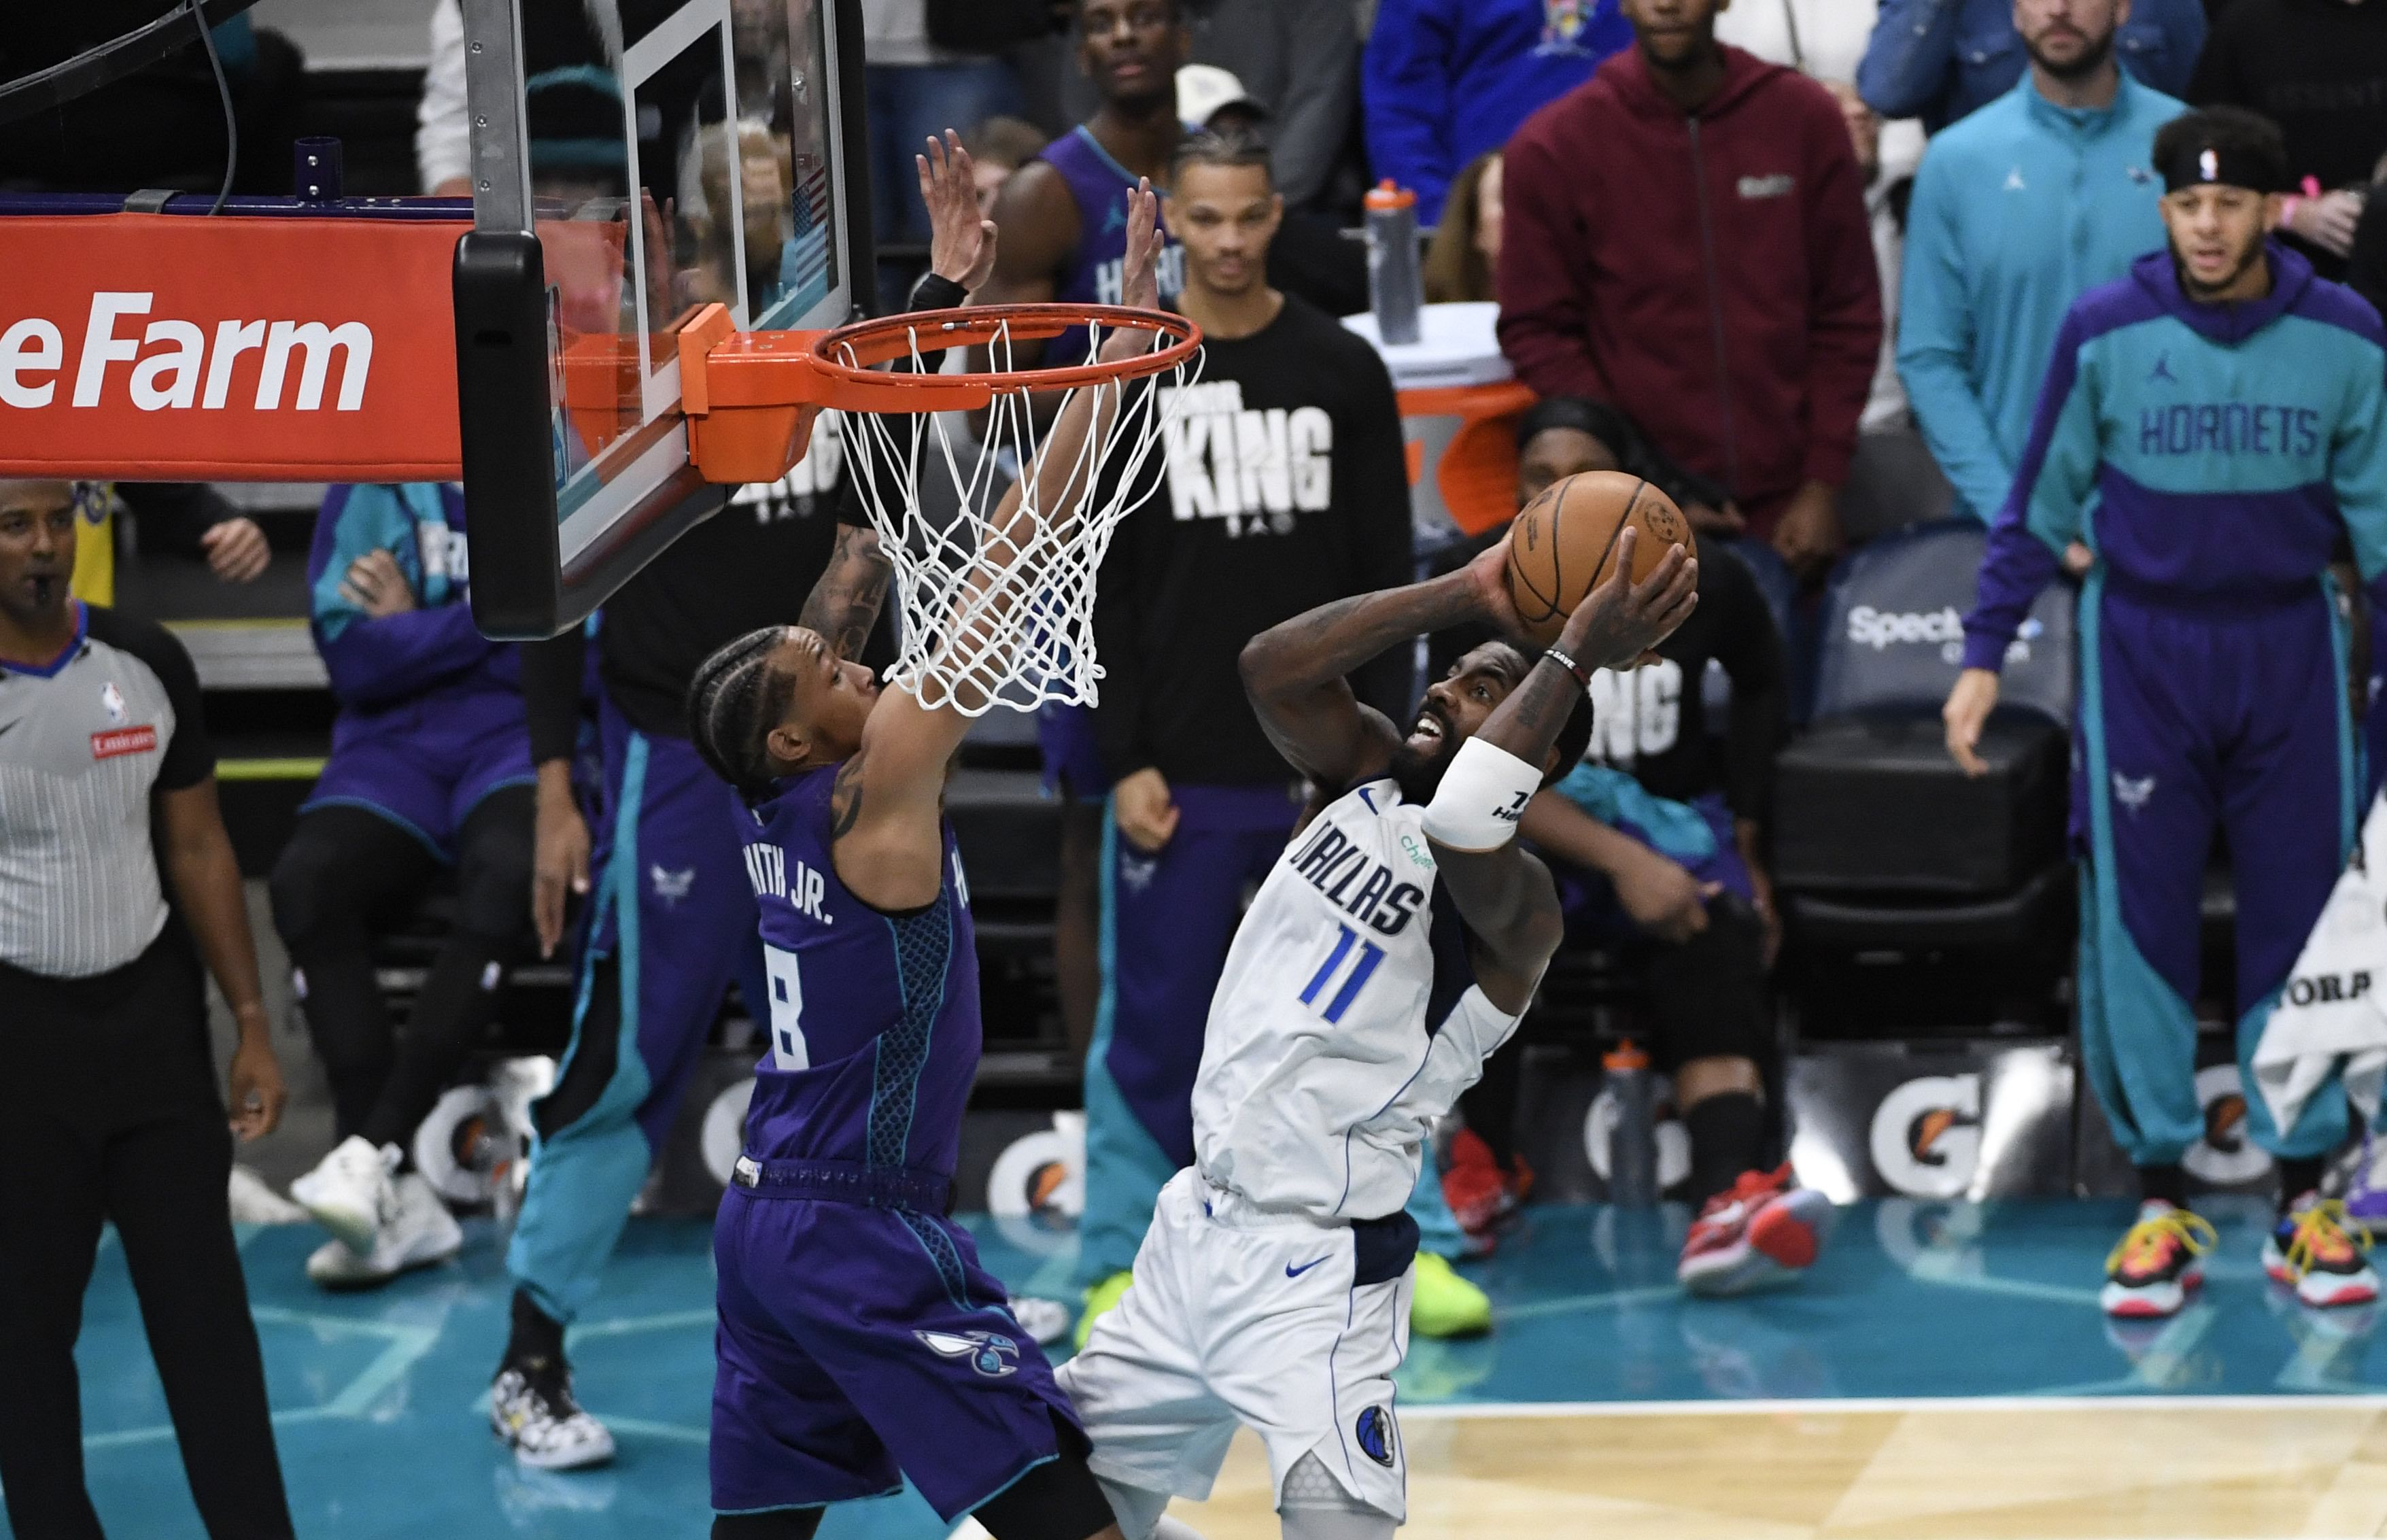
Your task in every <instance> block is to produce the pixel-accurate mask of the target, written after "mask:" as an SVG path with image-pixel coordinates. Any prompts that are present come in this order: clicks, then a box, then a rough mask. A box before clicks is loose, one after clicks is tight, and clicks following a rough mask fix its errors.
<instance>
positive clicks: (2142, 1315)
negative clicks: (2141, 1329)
mask: <svg viewBox="0 0 2387 1540" xmlns="http://www.w3.org/2000/svg"><path fill="white" fill-rule="evenodd" d="M2214 1240H2215V1236H2214V1233H2213V1227H2212V1226H2211V1225H2209V1224H2206V1223H2205V1222H2204V1220H2203V1219H2201V1218H2198V1217H2197V1216H2195V1215H2194V1214H2191V1213H2190V1212H2189V1211H2188V1210H2187V1209H2185V1208H2176V1207H2174V1206H2172V1205H2170V1204H2168V1203H2166V1202H2165V1201H2164V1200H2163V1199H2161V1198H2149V1199H2148V1200H2147V1201H2146V1202H2144V1203H2142V1204H2141V1205H2139V1217H2138V1218H2137V1219H2136V1220H2135V1221H2133V1222H2132V1223H2131V1225H2130V1228H2129V1229H2128V1231H2124V1232H2123V1235H2122V1240H2121V1243H2120V1244H2118V1245H2116V1246H2115V1248H2114V1249H2113V1250H2112V1251H2111V1252H2109V1253H2108V1254H2107V1255H2106V1257H2105V1287H2104V1288H2103V1291H2101V1292H2100V1293H2099V1294H2098V1295H2097V1303H2098V1304H2099V1305H2100V1306H2103V1309H2104V1311H2105V1313H2106V1314H2107V1315H2109V1316H2116V1317H2119V1318H2121V1319H2127V1320H2146V1319H2155V1318H2160V1317H2163V1316H2173V1315H2178V1314H2179V1308H2180V1306H2183V1305H2186V1304H2187V1303H2188V1296H2189V1295H2190V1294H2193V1293H2195V1292H2196V1290H2197V1289H2198V1288H2199V1287H2201V1286H2202V1285H2203V1284H2204V1254H2205V1253H2206V1252H2208V1251H2211V1250H2212V1249H2213V1243H2214Z"/></svg>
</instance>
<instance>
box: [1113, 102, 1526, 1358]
mask: <svg viewBox="0 0 2387 1540" xmlns="http://www.w3.org/2000/svg"><path fill="white" fill-rule="evenodd" d="M1171 183H1172V185H1173V186H1174V188H1175V191H1174V193H1173V194H1172V196H1171V197H1170V199H1169V202H1168V215H1167V217H1168V224H1169V227H1170V233H1171V234H1172V235H1173V236H1174V237H1175V238H1176V239H1177V240H1178V241H1179V242H1181V243H1182V246H1183V249H1184V252H1185V287H1184V290H1183V293H1182V294H1181V297H1180V308H1181V309H1183V310H1184V312H1185V314H1186V315H1187V317H1189V318H1190V319H1191V320H1193V322H1195V323H1196V324H1198V325H1199V326H1200V327H1201V328H1202V333H1203V336H1204V338H1205V339H1206V341H1205V347H1206V353H1205V362H1204V366H1203V378H1202V383H1201V384H1200V385H1195V386H1192V387H1189V388H1188V389H1187V390H1186V391H1185V392H1184V398H1183V399H1182V400H1181V401H1180V402H1179V410H1180V412H1181V416H1180V418H1179V423H1180V424H1181V426H1182V428H1183V431H1182V432H1172V434H1171V435H1170V437H1169V440H1168V445H1169V453H1168V457H1167V460H1166V462H1165V464H1162V465H1159V466H1158V467H1156V468H1157V469H1158V470H1159V472H1160V474H1161V479H1162V481H1163V483H1164V484H1165V485H1164V486H1159V487H1156V488H1155V489H1154V492H1153V495H1152V496H1151V497H1149V498H1148V499H1145V500H1143V503H1142V506H1141V507H1140V508H1139V509H1138V511H1135V512H1134V513H1132V514H1130V516H1129V517H1128V519H1127V520H1126V522H1125V523H1124V524H1121V525H1120V527H1119V530H1118V534H1117V536H1114V539H1113V543H1112V546H1111V549H1110V551H1109V553H1108V555H1107V556H1106V557H1105V560H1104V563H1103V574H1102V579H1103V580H1102V583H1101V585H1100V587H1099V596H1098V598H1097V600H1096V604H1095V611H1094V620H1095V635H1096V641H1097V647H1098V649H1099V650H1100V651H1101V653H1102V656H1103V663H1104V668H1105V678H1104V686H1103V701H1102V706H1101V709H1100V711H1099V712H1098V713H1096V715H1095V731H1096V737H1097V741H1098V744H1099V747H1100V750H1101V753H1102V759H1103V768H1104V771H1105V774H1106V775H1107V776H1110V777H1111V778H1112V790H1111V799H1110V819H1109V825H1108V828H1107V829H1106V832H1105V839H1104V847H1105V869H1104V872H1103V887H1102V896H1103V933H1104V935H1105V937H1106V938H1108V939H1109V943H1110V944H1109V945H1108V947H1107V948H1106V952H1105V956H1106V966H1105V969H1104V973H1103V994H1102V1009H1101V1013H1100V1015H1099V1016H1098V1017H1097V1019H1096V1025H1095V1029H1094V1041H1093V1046H1092V1049H1091V1050H1090V1051H1089V1052H1088V1054H1087V1055H1086V1199H1085V1204H1086V1206H1085V1218H1084V1220H1083V1222H1082V1223H1081V1224H1080V1230H1079V1257H1080V1261H1079V1274H1080V1279H1081V1280H1082V1281H1084V1282H1085V1284H1086V1285H1087V1294H1086V1307H1085V1311H1084V1313H1083V1314H1082V1315H1081V1316H1080V1319H1079V1323H1078V1340H1079V1342H1080V1344H1083V1343H1084V1341H1085V1336H1086V1333H1087V1332H1089V1331H1091V1330H1092V1325H1093V1320H1094V1318H1095V1317H1097V1316H1099V1315H1100V1314H1102V1313H1103V1312H1104V1311H1105V1310H1107V1309H1108V1308H1110V1307H1111V1306H1114V1305H1116V1304H1117V1303H1118V1297H1119V1295H1120V1294H1124V1293H1126V1291H1127V1286H1128V1282H1129V1269H1130V1265H1131V1264H1132V1263H1133V1262H1134V1260H1135V1255H1136V1248H1137V1246H1138V1245H1139V1244H1140V1243H1142V1242H1143V1232H1144V1229H1145V1227H1146V1226H1147V1225H1148V1224H1149V1223H1150V1222H1151V1219H1152V1205H1153V1203H1154V1200H1155V1199H1156V1197H1157V1196H1158V1195H1159V1193H1160V1190H1161V1188H1162V1187H1163V1186H1164V1185H1165V1184H1166V1183H1167V1182H1168V1179H1169V1178H1170V1177H1171V1176H1173V1175H1174V1174H1176V1173H1177V1172H1178V1171H1179V1170H1181V1169H1182V1168H1184V1167H1186V1166H1188V1165H1191V1164H1192V1163H1193V1073H1194V1070H1195V1069H1196V1068H1197V1067H1199V1066H1200V1064H1201V1060H1202V1043H1203V1035H1204V1024H1205V1022H1206V1019H1207V1017H1208V1015H1209V1009H1210V995H1211V992H1212V991H1213V990H1214V989H1215V988H1216V987H1217V985H1218V982H1219V972H1220V970H1221V968H1223V967H1224V966H1225V964H1226V959H1227V944H1228V942H1229V941H1231V940H1233V939H1234V930H1235V922H1236V920H1237V918H1238V916H1239V915H1240V913H1241V908H1242V903H1243V897H1244V890H1245V889H1246V888H1247V887H1248V886H1249V885H1251V884H1254V883H1257V882H1258V881H1259V880H1261V879H1262V878H1263V877H1266V876H1267V875H1268V872H1269V867H1270V866H1271V865H1273V864H1274V863H1275V861H1276V859H1277V857H1278V856H1279V855H1280V854H1282V852H1283V850H1284V842H1285V839H1286V838H1287V837H1288V836H1289V835H1290V834H1291V833H1292V831H1293V828H1294V825H1295V820H1296V818H1297V816H1298V814H1300V812H1301V806H1302V792H1301V788H1300V785H1299V783H1298V777H1297V776H1295V775H1294V773H1293V772H1292V771H1291V770H1290V769H1289V768H1287V766H1286V764H1285V762H1284V759H1283V756H1282V754H1280V753H1279V752H1278V751H1277V748H1276V746H1275V744H1273V743H1271V742H1270V741H1269V738H1268V735H1267V734H1266V733H1264V732H1263V731H1262V730H1261V728H1260V725H1259V721H1258V718H1257V716H1255V715H1254V714H1253V712H1252V707H1251V703H1250V701H1249V700H1248V699H1247V698H1246V697H1245V695H1244V684H1243V676H1242V674H1241V673H1240V671H1239V668H1238V663H1237V660H1238V658H1239V656H1240V654H1241V652H1242V650H1243V647H1244V643H1245V642H1247V641H1249V640H1250V639H1251V637H1253V636H1254V635H1256V634H1257V633H1258V632H1260V631H1264V630H1266V629H1267V628H1269V626H1271V625H1278V624H1279V623H1281V622H1282V621H1285V620H1289V619H1291V618H1292V617H1293V616H1295V615H1297V614H1300V613H1303V612H1306V611H1307V610H1310V609H1313V608H1315V607H1316V606H1318V605H1320V604H1325V603H1330V602H1332V601H1333V600H1337V599H1344V598H1348V597H1349V596H1351V595H1353V594H1359V593H1367V592H1370V591H1373V590H1375V589H1377V588H1381V587H1385V586H1386V585H1388V584H1389V585H1398V584H1401V583H1404V582H1407V581H1408V580H1409V579H1410V578H1411V577H1413V576H1414V570H1413V568H1412V566H1411V562H1410V556H1409V514H1408V468H1407V460H1406V458H1405V455H1404V453H1403V450H1402V448H1401V425H1400V413H1399V410H1398V409H1397V408H1396V406H1395V404H1394V400H1393V385H1392V379H1391V376H1390V375H1389V374H1387V373H1386V372H1385V370H1384V365H1383V360H1381V359H1379V358H1378V357H1377V356H1376V352H1375V349H1373V348H1372V347H1369V346H1368V344H1367V343H1365V342H1364V341H1362V340H1360V339H1359V338H1358V336H1357V335H1354V334H1352V333H1350V332H1348V331H1345V329H1344V328H1343V327H1342V326H1341V325H1339V324H1338V323H1337V322H1335V321H1334V319H1333V318H1332V317H1331V316H1328V315H1326V314H1324V313H1322V312H1320V311H1319V310H1317V309H1312V308H1311V307H1310V306H1308V305H1307V304H1305V303H1304V302H1303V301H1301V300H1300V299H1298V298H1296V297H1293V296H1290V295H1285V294H1282V293H1279V292H1278V291H1277V290H1275V289H1273V288H1271V287H1269V284H1268V281H1267V278H1266V276H1265V274H1266V271H1267V259H1268V246H1269V240H1270V239H1271V238H1272V237H1273V236H1274V235H1275V234H1276V227H1277V223H1278V221H1279V220H1280V219H1281V218H1282V214H1283V199H1282V196H1281V195H1279V194H1277V193H1276V192H1275V190H1274V188H1273V186H1272V184H1271V183H1270V181H1269V153H1268V150H1267V148H1266V147H1265V146H1264V145H1262V144H1261V143H1260V141H1259V140H1258V138H1257V136H1255V135H1253V134H1252V133H1249V132H1248V131H1244V130H1240V129H1231V130H1229V131H1227V132H1225V133H1208V132H1206V133H1198V134H1195V135H1193V137H1191V138H1189V139H1187V140H1186V141H1185V142H1184V144H1183V145H1181V146H1180V147H1179V149H1178V151H1177V154H1176V157H1175V164H1174V169H1173V174H1172V177H1171ZM1255 421H1257V422H1259V423H1261V425H1262V427H1263V429H1264V430H1265V431H1266V433H1267V435H1269V438H1270V440H1271V441H1272V442H1277V443H1282V444H1285V445H1287V446H1288V447H1289V448H1288V449H1287V458H1283V459H1281V460H1278V461H1272V462H1271V468H1269V469H1266V470H1259V471H1257V475H1256V476H1255V475H1254V472H1255V469H1256V468H1255V466H1254V465H1253V462H1252V461H1249V460H1247V459H1245V460H1239V459H1238V458H1237V445H1238V444H1239V443H1242V442H1244V438H1243V436H1242V435H1243V434H1244V433H1245V432H1246V431H1248V430H1246V429H1245V428H1244V427H1243V426H1242V425H1243V424H1247V423H1253V422H1255ZM1238 486H1242V487H1244V488H1245V489H1247V490H1248V491H1249V492H1250V493H1251V494H1252V496H1250V497H1248V498H1247V497H1246V496H1245V495H1244V492H1239V491H1238ZM1408 674H1409V670H1408V666H1407V663H1406V661H1405V660H1404V659H1403V658H1401V657H1400V656H1398V655H1391V656H1388V657H1387V658H1386V659H1383V660H1381V661H1380V662H1379V663H1378V664H1377V665H1375V666H1374V667H1372V668H1371V669H1370V672H1369V673H1368V674H1367V675H1364V676H1363V679H1362V687H1363V692H1364V694H1365V695H1366V696H1367V698H1368V700H1369V701H1370V704H1372V705H1374V706H1376V707H1377V708H1378V709H1379V710H1382V711H1384V712H1386V713H1390V714H1392V715H1395V716H1397V715H1399V714H1400V713H1403V712H1405V711H1407V710H1408V705H1409V699H1410V688H1411V687H1410V680H1409V677H1408ZM1418 1202H1419V1204H1420V1205H1421V1210H1422V1211H1420V1210H1418V1209H1413V1210H1412V1211H1413V1213H1416V1214H1417V1217H1418V1218H1419V1220H1420V1223H1421V1229H1422V1230H1423V1231H1425V1239H1424V1243H1423V1246H1424V1249H1423V1251H1422V1252H1421V1255H1420V1260H1419V1269H1418V1275H1417V1286H1416V1294H1415V1296H1414V1299H1413V1302H1412V1306H1411V1309H1412V1319H1413V1322H1414V1324H1415V1327H1416V1329H1417V1330H1418V1331H1419V1332H1423V1333H1424V1334H1426V1335H1428V1336H1437V1337H1439V1336H1451V1335H1456V1334H1459V1333H1460V1332H1479V1331H1482V1330H1484V1328H1485V1327H1487V1326H1488V1325H1489V1324H1490V1323H1491V1306H1490V1303H1489V1302H1488V1301H1487V1300H1486V1299H1485V1298H1484V1294H1483V1292H1482V1291H1481V1290H1479V1289H1477V1288H1475V1287H1474V1285H1472V1284H1471V1283H1468V1282H1467V1281H1465V1280H1463V1279H1461V1278H1459V1276H1458V1275H1457V1274H1456V1273H1454V1272H1452V1271H1451V1270H1450V1267H1449V1262H1448V1257H1449V1256H1451V1255H1454V1254H1455V1253H1456V1252H1457V1251H1458V1249H1459V1245H1460V1236H1459V1230H1458V1227H1457V1225H1456V1224H1454V1223H1453V1222H1452V1221H1451V1218H1450V1216H1449V1214H1448V1211H1447V1210H1446V1209H1445V1208H1444V1207H1443V1205H1442V1203H1441V1194H1440V1192H1439V1191H1438V1189H1437V1188H1436V1187H1435V1186H1434V1185H1433V1183H1432V1182H1430V1181H1429V1182H1421V1183H1420V1186H1419V1189H1418ZM1437 1243H1438V1244H1437Z"/></svg>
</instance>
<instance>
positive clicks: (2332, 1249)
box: [2263, 1193, 2379, 1308]
mask: <svg viewBox="0 0 2387 1540" xmlns="http://www.w3.org/2000/svg"><path fill="white" fill-rule="evenodd" d="M2263 1271H2264V1272H2265V1273H2267V1274H2268V1275H2269V1277H2270V1280H2271V1281H2272V1282H2274V1283H2285V1284H2287V1285H2288V1286H2289V1287H2290V1288H2292V1289H2293V1290H2295V1292H2296V1297H2297V1298H2298V1299H2300V1300H2302V1301H2304V1302H2305V1304H2306V1305H2314V1306H2321V1307H2323V1308H2327V1307H2328V1306H2332V1305H2368V1304H2369V1303H2370V1302H2371V1301H2372V1300H2374V1299H2377V1298H2378V1297H2379V1275H2378V1274H2377V1273H2375V1272H2373V1271H2371V1270H2370V1227H2369V1226H2368V1225H2367V1224H2364V1223H2363V1222H2362V1221H2361V1220H2359V1219H2348V1218H2346V1217H2345V1205H2343V1204H2342V1203H2340V1202H2338V1201H2337V1200H2336V1199H2335V1198H2326V1199H2325V1198H2323V1197H2322V1196H2321V1195H2320V1194H2319V1193H2305V1195H2304V1196H2303V1197H2301V1198H2298V1199H2297V1200H2296V1201H2295V1203H2294V1204H2293V1205H2292V1206H2291V1207H2290V1208H2289V1209H2288V1211H2287V1213H2286V1214H2285V1215H2283V1216H2281V1217H2280V1222H2279V1224H2278V1225H2277V1226H2275V1227H2274V1228H2273V1229H2272V1231H2271V1233H2270V1234H2269V1235H2267V1236H2266V1237H2264V1239H2263Z"/></svg>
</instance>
